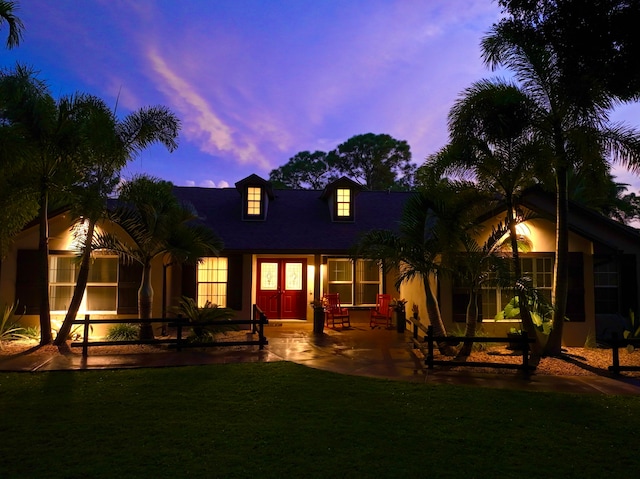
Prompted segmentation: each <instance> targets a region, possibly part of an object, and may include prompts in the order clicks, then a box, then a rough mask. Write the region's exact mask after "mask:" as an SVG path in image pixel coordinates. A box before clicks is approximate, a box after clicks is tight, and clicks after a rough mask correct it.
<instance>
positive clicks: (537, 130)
mask: <svg viewBox="0 0 640 479" xmlns="http://www.w3.org/2000/svg"><path fill="white" fill-rule="evenodd" d="M482 51H483V57H484V61H485V63H486V64H487V65H489V66H490V67H492V68H496V67H498V66H505V67H507V68H508V69H510V70H511V71H513V73H514V76H515V79H516V80H517V81H518V84H519V87H520V89H521V90H522V92H523V93H524V94H525V95H526V96H527V97H528V98H529V99H530V101H531V102H532V103H533V104H534V105H535V108H534V109H533V110H532V117H531V120H532V123H533V126H534V130H533V131H534V134H535V135H536V136H537V137H538V141H540V142H541V143H543V144H545V145H547V148H549V151H551V152H552V156H551V161H550V162H549V166H550V168H551V169H552V171H553V176H554V180H555V191H556V248H555V249H556V260H555V264H554V291H553V295H552V302H553V304H554V307H555V314H554V320H553V329H552V331H551V334H550V337H549V341H548V342H547V345H546V348H545V352H546V353H547V354H551V355H558V354H560V353H561V346H562V332H563V324H564V319H565V315H566V310H567V292H568V287H569V274H568V273H569V271H568V264H569V263H568V255H569V229H568V216H569V203H568V196H569V195H568V186H567V184H568V177H569V171H570V169H571V168H572V166H575V167H576V168H577V169H578V170H580V169H583V168H588V167H589V166H590V165H591V166H592V167H597V165H598V164H601V163H602V162H604V161H606V160H605V158H606V156H610V157H611V158H612V159H613V160H614V161H619V162H620V163H621V164H623V165H625V166H627V167H630V168H632V169H634V170H636V171H637V170H638V169H639V166H640V139H639V138H640V136H639V135H638V133H637V132H636V131H635V130H632V129H631V128H628V127H625V126H623V125H610V124H609V123H608V112H609V111H610V109H611V107H612V106H613V98H612V96H611V95H610V94H609V93H608V92H607V91H606V90H604V89H600V88H597V87H594V88H591V89H590V90H588V92H589V95H588V96H587V97H585V96H584V95H585V91H587V90H584V89H577V88H575V85H576V84H577V83H575V82H578V81H579V79H578V78H569V77H568V76H567V75H563V74H562V66H561V65H559V64H558V63H557V61H558V58H559V56H558V55H556V54H555V52H554V50H553V47H552V46H551V45H550V44H549V43H548V42H547V41H546V40H545V38H544V37H543V35H542V34H541V33H540V32H537V31H535V30H534V29H533V28H528V27H527V26H525V25H523V24H521V23H519V22H516V21H512V20H509V19H506V20H503V21H502V22H500V23H499V24H497V25H494V26H493V28H492V30H491V31H490V32H489V34H488V35H487V36H486V37H485V38H484V39H483V40H482ZM578 91H579V92H581V94H582V96H581V97H580V98H577V97H576V95H575V93H576V92H578Z"/></svg>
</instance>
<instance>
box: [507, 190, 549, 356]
mask: <svg viewBox="0 0 640 479" xmlns="http://www.w3.org/2000/svg"><path fill="white" fill-rule="evenodd" d="M513 211H514V204H513V198H512V197H508V198H507V222H508V224H509V240H510V242H511V251H512V255H513V267H514V272H515V277H516V281H518V280H520V278H522V266H521V265H520V252H519V251H518V232H517V231H516V221H515V216H514V214H513ZM514 293H515V297H516V298H517V299H518V307H519V308H520V320H521V321H522V326H523V328H524V330H525V331H526V332H527V334H528V335H529V337H530V338H536V342H535V343H534V344H533V345H532V346H531V352H532V353H533V355H534V356H539V355H540V351H541V349H542V345H540V344H539V342H538V335H537V334H536V327H535V325H534V324H533V320H532V319H531V312H530V311H529V301H528V299H527V296H526V294H524V293H523V292H522V291H521V290H520V289H519V288H517V287H516V288H515V291H514Z"/></svg>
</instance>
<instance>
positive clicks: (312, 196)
mask: <svg viewBox="0 0 640 479" xmlns="http://www.w3.org/2000/svg"><path fill="white" fill-rule="evenodd" d="M174 191H175V194H176V196H177V197H178V198H179V199H180V200H182V201H185V202H188V203H191V204H192V205H193V206H194V207H195V208H196V210H197V211H198V214H199V215H200V217H201V218H202V221H203V222H204V223H205V224H206V225H208V226H209V227H210V228H211V229H212V230H213V231H215V232H216V234H217V235H218V236H220V238H221V239H222V240H223V242H224V245H225V247H224V250H223V251H222V252H221V255H220V257H215V258H203V259H202V261H201V262H200V263H199V264H197V265H193V266H188V265H167V264H165V263H163V258H157V259H156V260H155V262H154V264H153V268H152V272H153V277H152V286H153V289H154V300H153V316H154V317H160V316H162V315H164V314H168V315H169V316H170V313H168V312H170V309H171V306H173V305H175V304H177V301H178V299H179V298H180V297H181V296H183V295H185V296H190V297H193V298H197V300H198V303H199V304H201V305H202V304H204V303H205V302H206V301H210V302H212V303H215V304H218V305H221V306H226V307H229V308H232V309H234V310H235V311H237V316H238V317H239V318H249V317H251V314H252V309H253V305H254V304H257V305H258V306H259V307H260V308H261V309H262V310H263V311H264V312H265V313H266V315H267V317H268V318H269V319H270V320H302V321H311V320H312V318H313V310H312V308H311V306H310V303H311V301H312V300H315V299H319V298H321V297H322V295H323V294H324V293H327V292H338V293H340V298H341V301H342V304H343V306H346V307H347V308H349V309H350V313H351V317H352V321H355V322H358V321H359V319H360V320H361V321H362V322H367V321H368V315H369V310H370V308H371V307H372V306H373V305H374V304H375V298H376V294H378V293H390V294H391V295H392V296H393V297H394V298H405V299H407V300H408V304H407V311H408V312H410V311H411V310H412V306H413V305H414V304H415V305H416V306H417V307H418V316H419V318H420V320H421V321H423V322H425V323H428V320H427V318H426V315H425V313H424V306H423V305H424V304H425V301H424V299H425V298H424V290H423V286H422V284H421V282H420V281H418V280H416V281H414V282H412V283H410V284H405V285H403V286H402V287H401V290H400V291H397V290H396V289H395V287H394V284H395V274H393V273H387V274H384V273H383V271H381V269H380V268H379V267H378V265H377V264H376V263H375V262H374V261H369V260H363V259H357V260H353V259H352V257H351V253H352V248H353V246H354V244H355V243H356V242H357V241H358V238H359V236H360V235H361V234H363V233H365V232H367V231H370V230H374V229H387V230H392V231H397V229H398V224H399V220H400V217H401V215H402V210H403V208H404V205H405V203H406V201H407V199H408V198H409V197H410V195H411V193H409V192H394V191H368V190H363V189H362V187H361V186H360V185H358V184H357V183H355V182H353V181H351V180H349V179H347V178H341V179H339V180H336V181H334V182H333V183H331V184H330V185H328V186H327V187H326V188H325V189H324V190H322V191H319V190H274V189H272V187H271V184H270V183H269V182H268V181H266V180H264V179H263V178H261V177H259V176H257V175H251V176H249V177H247V178H245V179H243V180H241V181H239V182H238V183H236V184H235V187H232V188H217V189H212V188H197V187H175V190H174ZM521 206H522V207H523V209H524V210H526V211H528V212H529V213H530V216H531V218H530V219H528V220H527V221H526V222H525V223H523V224H522V225H520V226H519V228H521V234H522V235H523V236H526V238H527V240H528V242H529V244H530V245H531V249H530V251H529V252H527V253H524V254H522V259H521V262H522V267H523V271H524V272H525V273H528V274H529V275H530V276H531V277H532V279H533V280H534V285H535V286H536V287H537V288H539V289H540V290H542V291H543V293H544V294H546V295H547V296H548V297H550V295H551V289H552V286H553V284H552V283H553V264H554V250H555V246H554V241H555V221H554V218H555V213H554V211H555V201H554V198H553V196H552V195H548V194H545V193H543V192H541V191H538V190H533V191H531V192H530V193H529V194H527V195H525V196H523V197H522V198H521ZM503 219H504V212H503V211H496V212H495V214H494V215H491V216H490V217H487V219H486V221H485V224H486V226H487V228H485V230H486V231H487V232H488V231H490V230H491V225H493V224H496V223H497V222H498V221H500V220H503ZM72 223H73V221H72V218H71V217H70V216H69V215H68V214H67V213H66V212H64V211H62V212H58V213H57V214H54V215H52V217H51V220H50V251H51V258H50V264H49V269H50V273H49V281H50V301H51V309H52V320H53V323H54V329H57V328H56V324H57V322H59V321H61V320H62V319H63V318H64V314H65V312H66V308H67V306H68V304H69V301H70V299H71V295H72V293H73V287H74V285H75V277H76V275H77V269H78V267H79V266H78V264H77V262H76V261H75V260H74V258H75V254H76V252H75V250H76V248H75V245H74V241H75V239H76V238H78V237H81V234H82V225H81V224H72ZM98 228H102V229H105V230H113V229H114V226H113V225H110V224H108V223H107V224H99V225H98ZM570 230H571V232H570V242H569V247H570V262H571V267H570V274H571V278H570V290H569V309H568V312H567V316H568V317H569V320H570V321H569V322H568V323H567V324H566V325H565V343H566V344H567V345H569V346H581V345H584V344H585V342H586V341H587V339H588V338H590V337H594V338H595V336H596V335H599V336H602V335H603V334H607V331H609V332H610V331H611V330H612V328H614V329H615V328H618V329H619V328H620V327H621V326H620V321H621V320H620V317H621V316H626V315H628V312H629V310H632V311H634V312H637V311H638V286H639V285H640V278H639V273H640V267H639V264H638V262H639V261H640V235H639V234H638V232H637V231H636V230H635V229H633V228H629V227H626V226H624V225H621V224H619V223H616V222H614V221H611V220H609V219H607V218H605V217H603V216H601V215H598V214H596V213H594V212H592V211H589V210H586V209H584V208H580V207H579V206H577V205H571V214H570ZM482 240H483V239H482V238H480V239H479V242H482ZM37 247H38V229H37V225H36V224H33V225H29V226H28V227H27V228H25V230H24V231H23V232H22V233H21V234H20V235H19V237H18V238H17V240H16V242H15V246H14V248H13V250H12V251H11V252H10V254H9V255H8V256H7V258H6V259H5V260H4V261H3V264H2V270H1V277H0V286H1V292H0V294H1V298H0V302H2V303H4V304H11V303H13V302H14V301H18V302H19V305H20V306H19V310H20V311H25V312H26V316H25V318H24V321H23V322H31V323H33V324H37V314H38V308H39V301H38V296H37V291H38V289H37V274H36V271H37V269H36V268H37ZM140 278H141V268H140V267H139V266H138V265H136V264H133V265H127V264H123V263H121V262H120V261H119V260H118V258H117V257H116V256H114V255H110V254H101V253H99V252H96V253H95V254H94V258H93V263H92V266H91V272H90V277H89V282H88V285H87V290H86V294H85V300H84V304H83V306H82V307H81V314H85V313H89V314H91V316H92V317H93V318H101V317H113V316H114V315H117V316H118V317H122V318H128V317H131V318H135V317H136V313H137V290H138V287H139V285H140ZM432 281H434V284H433V285H434V287H435V288H436V290H437V292H438V298H439V304H440V308H441V311H442V316H443V320H444V321H445V325H446V326H447V329H448V330H455V329H461V326H463V322H464V313H465V310H466V306H467V300H468V297H467V294H466V291H465V290H464V288H462V287H460V286H458V285H456V284H455V282H454V281H452V280H451V279H449V278H444V277H443V278H438V280H437V282H436V280H435V279H432ZM509 300H510V296H509V292H508V291H501V290H500V289H499V288H496V287H493V288H490V287H487V288H485V289H483V291H482V294H481V314H482V320H483V327H484V329H485V330H487V331H488V332H489V333H490V334H492V333H496V334H500V333H502V332H504V331H506V330H508V329H509V328H510V327H513V326H514V324H515V322H514V321H513V320H511V321H495V320H494V318H495V316H496V314H497V313H498V312H499V311H501V310H502V309H503V308H504V306H505V304H506V303H507V302H508V301H509ZM458 326H460V328H457V327H458ZM96 334H99V332H96Z"/></svg>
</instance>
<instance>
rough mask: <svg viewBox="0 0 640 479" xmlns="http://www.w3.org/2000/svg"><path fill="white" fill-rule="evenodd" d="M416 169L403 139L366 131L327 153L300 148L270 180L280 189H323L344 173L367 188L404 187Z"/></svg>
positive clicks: (409, 185) (397, 188) (410, 183)
mask: <svg viewBox="0 0 640 479" xmlns="http://www.w3.org/2000/svg"><path fill="white" fill-rule="evenodd" d="M415 170H416V166H415V165H414V164H413V163H412V162H411V149H410V147H409V144H408V143H407V142H406V141H404V140H396V139H395V138H393V137H391V136H390V135H386V134H379V135H377V134H374V133H366V134H363V135H356V136H353V137H351V138H349V139H348V140H347V141H345V142H344V143H341V144H340V145H338V146H337V147H336V148H335V149H334V150H332V151H330V152H328V153H325V152H323V151H315V152H313V153H311V152H309V151H301V152H300V153H297V154H296V155H295V156H293V157H292V158H290V159H289V161H288V162H287V163H286V164H285V165H283V166H281V167H279V168H277V169H275V170H272V171H271V173H270V174H269V179H270V180H271V181H272V182H273V183H274V185H275V186H276V187H280V188H307V189H322V188H324V187H325V186H326V185H327V184H328V183H329V182H331V181H333V180H335V179H337V178H340V177H342V176H347V177H348V178H350V179H352V180H354V181H356V182H357V183H359V184H361V185H362V186H364V187H365V188H367V189H370V190H387V189H393V190H407V189H410V188H411V187H412V186H413V182H414V174H415Z"/></svg>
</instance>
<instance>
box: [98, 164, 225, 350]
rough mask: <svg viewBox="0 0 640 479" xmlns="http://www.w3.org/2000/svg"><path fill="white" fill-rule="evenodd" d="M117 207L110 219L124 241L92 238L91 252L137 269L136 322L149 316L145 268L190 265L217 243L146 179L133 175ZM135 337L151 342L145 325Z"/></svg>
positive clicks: (167, 190) (213, 251) (169, 190)
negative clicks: (158, 263) (163, 262)
mask: <svg viewBox="0 0 640 479" xmlns="http://www.w3.org/2000/svg"><path fill="white" fill-rule="evenodd" d="M118 201H119V205H118V207H117V208H116V211H115V212H114V214H113V216H112V220H113V221H114V223H115V224H117V225H118V226H119V227H120V228H122V230H123V231H124V233H126V235H127V236H128V238H127V239H126V240H125V239H122V238H121V237H119V236H116V235H114V234H110V233H104V234H99V235H96V241H95V244H94V247H95V248H100V249H105V250H108V251H112V252H114V253H117V254H118V255H119V256H120V257H121V258H123V259H124V260H128V261H136V262H138V263H140V264H141V265H142V267H143V272H142V282H141V284H140V289H139V290H138V315H139V317H140V319H149V318H151V317H152V304H153V288H152V286H151V265H152V261H153V260H154V258H157V257H168V258H170V259H171V260H172V261H175V262H180V263H196V262H197V261H198V260H199V258H202V257H205V256H217V255H218V254H219V252H220V251H221V250H222V247H223V245H222V242H221V241H220V239H219V238H218V237H217V236H216V235H215V234H214V233H213V232H212V231H211V230H210V229H208V228H206V227H205V226H204V225H202V224H201V223H198V222H197V220H198V216H197V213H196V212H195V211H194V210H193V209H192V208H190V207H189V206H188V205H184V204H181V203H179V202H178V200H177V198H176V197H175V196H174V194H173V185H172V184H171V183H170V182H168V181H162V180H158V179H155V178H151V177H148V176H144V175H143V176H138V177H135V178H134V179H132V180H131V181H129V182H127V183H124V184H123V185H122V186H121V188H120V196H119V198H118ZM140 337H141V338H142V339H150V338H153V329H152V328H151V325H150V324H147V323H144V324H141V328H140Z"/></svg>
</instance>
